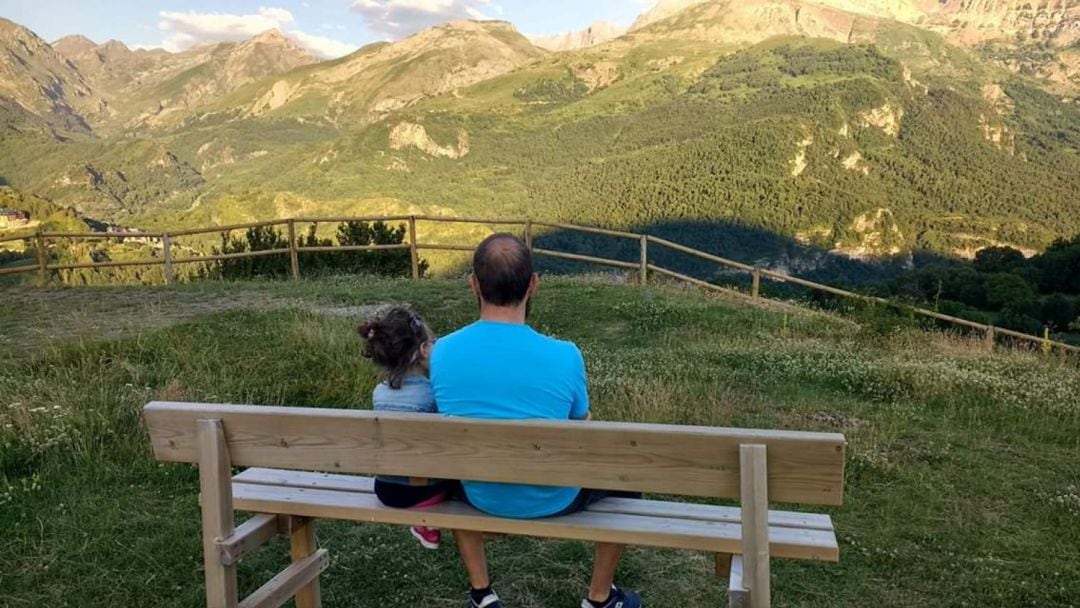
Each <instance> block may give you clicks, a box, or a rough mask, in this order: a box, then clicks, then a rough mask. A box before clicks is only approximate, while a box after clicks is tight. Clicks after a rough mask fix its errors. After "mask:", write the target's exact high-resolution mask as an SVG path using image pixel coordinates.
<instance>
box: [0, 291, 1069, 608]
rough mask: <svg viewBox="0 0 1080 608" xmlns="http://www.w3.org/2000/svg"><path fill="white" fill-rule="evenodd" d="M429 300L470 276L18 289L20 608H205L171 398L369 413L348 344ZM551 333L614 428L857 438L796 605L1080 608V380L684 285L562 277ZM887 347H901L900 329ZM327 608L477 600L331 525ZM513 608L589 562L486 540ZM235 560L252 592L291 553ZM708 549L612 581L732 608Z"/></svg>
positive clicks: (801, 568) (794, 580) (442, 576)
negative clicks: (576, 348)
mask: <svg viewBox="0 0 1080 608" xmlns="http://www.w3.org/2000/svg"><path fill="white" fill-rule="evenodd" d="M388 301H394V302H397V301H407V302H412V303H414V304H415V305H416V306H418V308H419V309H420V310H421V311H422V312H423V314H424V315H425V316H426V317H427V318H428V319H429V321H430V322H431V323H432V325H433V327H434V328H435V330H436V331H437V332H438V333H439V334H445V333H446V332H449V331H451V330H453V329H454V328H457V327H459V326H461V325H463V324H465V323H468V322H469V321H470V320H471V319H472V318H473V316H474V314H475V302H474V300H473V298H472V296H471V295H470V294H469V293H468V291H467V290H466V288H465V286H464V284H463V283H462V282H460V281H424V282H421V283H410V282H407V281H403V280H382V281H376V280H367V279H355V278H332V279H325V280H320V281H310V282H308V281H305V282H297V283H290V282H280V283H273V282H247V283H212V282H204V283H197V284H192V285H186V286H182V287H179V288H175V289H171V290H169V289H164V288H149V287H138V288H131V287H129V288H83V289H77V290H75V289H69V290H48V291H36V290H33V289H30V288H16V289H11V290H8V291H5V300H4V302H3V303H0V336H2V337H3V340H0V526H2V527H3V529H5V530H6V531H7V539H6V542H5V543H3V544H2V545H0V564H2V565H3V567H2V568H0V598H3V600H2V601H0V605H3V606H11V607H12V608H15V607H20V608H21V607H24V606H27V607H28V606H33V607H38V606H49V607H64V606H72V607H74V606H78V607H80V608H91V607H97V606H100V607H113V606H156V607H181V606H197V605H200V594H201V584H202V578H201V571H200V544H199V540H198V518H197V503H196V493H197V475H196V471H195V470H194V469H193V468H192V467H190V466H183V465H163V464H159V463H156V462H155V461H153V459H152V457H151V454H150V451H149V446H148V442H147V439H146V436H145V433H144V432H143V430H142V428H141V425H140V420H139V416H138V414H139V409H140V407H141V406H142V405H143V404H144V403H145V402H147V401H149V400H152V399H174V400H192V401H209V402H237V403H259V404H290V405H307V406H315V407H356V408H365V407H368V406H369V395H370V391H371V388H372V386H373V384H374V382H375V379H374V371H373V370H372V369H371V367H370V366H369V365H368V364H367V362H366V361H365V360H364V359H362V358H361V357H360V355H359V344H358V343H357V341H356V340H355V339H354V337H353V334H352V327H353V325H354V324H355V322H356V315H357V314H359V311H360V308H359V307H361V306H362V305H365V304H375V303H382V302H388ZM533 310H534V315H533V320H534V324H535V326H536V327H537V328H538V329H540V330H542V331H545V332H548V333H552V334H555V335H557V336H560V337H563V338H568V339H572V340H574V341H576V342H578V343H579V344H580V345H581V347H582V349H583V351H584V353H585V356H586V360H587V365H588V369H589V375H590V391H591V394H592V398H593V402H594V410H595V413H596V414H597V415H598V416H599V417H600V418H604V419H611V420H630V421H652V422H667V423H680V424H705V425H732V426H741V427H769V428H785V429H799V430H828V431H839V432H843V433H845V435H846V436H847V438H848V440H849V449H848V463H847V469H848V479H847V493H846V498H845V504H844V506H843V507H839V508H835V509H828V512H829V513H830V514H831V515H833V517H834V519H835V522H836V526H837V530H838V532H839V538H840V540H841V562H840V563H839V564H837V565H826V564H812V563H802V562H792V561H778V562H774V574H775V576H774V582H773V587H774V590H775V599H776V602H775V604H776V605H777V606H782V607H812V606H813V607H832V606H852V607H874V608H879V607H885V606H890V607H891V606H897V607H912V608H915V607H924V606H956V607H960V606H985V607H994V606H1000V607H1003V608H1004V607H1009V608H1011V607H1016V606H1038V607H1053V606H1062V607H1064V606H1070V605H1075V601H1076V599H1075V598H1077V597H1080V563H1078V562H1077V560H1076V559H1075V556H1076V553H1075V552H1076V547H1077V546H1078V545H1080V498H1078V496H1077V494H1078V493H1080V490H1078V487H1080V472H1078V470H1077V467H1076V462H1077V458H1078V456H1080V439H1078V438H1080V370H1078V368H1077V366H1076V365H1075V363H1074V362H1064V361H1061V360H1059V359H1056V358H1044V357H1041V356H1039V355H1035V354H1030V353H1022V352H999V353H997V354H993V355H991V354H989V353H987V352H985V351H983V350H981V349H980V348H979V347H978V343H977V342H972V341H968V340H967V339H965V338H960V337H955V336H945V335H937V334H927V333H923V332H922V331H920V330H918V329H915V328H904V327H902V326H901V327H899V328H895V324H891V323H883V322H876V321H875V319H873V318H870V319H869V320H868V321H867V322H865V323H862V324H860V323H857V322H854V321H852V320H850V319H842V318H837V317H832V316H829V315H825V314H821V313H817V312H813V311H808V310H805V309H798V308H794V307H790V306H787V305H783V304H777V303H771V304H767V305H765V306H764V307H759V306H755V305H751V304H750V303H749V302H747V301H746V300H744V299H741V298H735V299H732V298H727V297H721V296H709V295H703V294H700V293H698V292H696V291H691V290H684V289H678V288H675V287H654V288H649V289H644V290H643V289H640V288H633V287H625V286H616V285H613V284H611V283H610V282H609V281H605V280H600V279H577V280H569V279H551V280H547V281H545V282H544V283H543V284H542V286H541V291H540V293H539V295H538V298H537V301H536V305H535V307H534V309H533ZM890 327H893V328H894V329H890ZM321 540H322V544H323V545H324V546H325V547H327V548H329V549H330V552H331V554H332V556H333V563H332V565H331V567H330V569H329V570H328V571H327V573H326V575H325V578H324V598H325V605H326V606H328V607H335V606H357V607H358V606H374V605H379V606H402V607H404V606H411V605H414V604H415V603H423V604H424V605H431V606H447V607H449V606H457V605H459V603H460V602H461V599H462V590H463V585H464V584H465V583H464V576H463V573H462V571H461V569H460V567H459V564H458V562H457V559H456V556H455V554H454V551H453V549H452V548H450V547H446V548H444V549H443V550H441V551H440V552H439V553H435V554H432V553H427V552H423V551H422V550H420V549H419V548H418V547H417V546H416V544H415V543H414V542H412V541H411V539H409V537H408V535H407V534H406V533H405V531H404V530H401V529H395V528H390V527H383V526H372V525H359V524H351V523H344V522H326V523H325V524H323V525H322V528H321ZM490 551H491V562H492V564H493V572H494V576H495V580H496V582H497V584H498V586H499V588H500V590H501V593H502V595H504V596H505V598H506V600H507V602H508V605H509V606H534V607H539V606H543V607H555V606H571V605H575V604H576V602H578V601H580V597H579V596H580V594H581V592H582V590H583V589H584V586H585V583H586V577H587V574H588V571H589V564H590V559H591V556H590V551H589V549H588V548H587V546H585V545H582V544H579V543H572V542H551V541H534V540H527V539H508V540H501V541H496V542H493V543H492V544H491V546H490ZM286 554H287V550H286V548H285V547H284V546H283V545H282V544H281V543H280V542H278V543H276V544H274V545H272V546H271V547H269V548H267V549H264V550H263V551H262V552H260V553H259V554H258V555H256V556H255V557H254V558H252V559H249V560H247V561H245V562H244V563H243V564H242V565H241V567H240V581H241V586H242V588H243V589H245V590H247V591H250V590H252V589H254V588H255V587H256V586H257V585H259V584H260V583H261V582H263V581H265V580H266V579H267V578H268V577H269V576H271V575H272V574H273V573H274V572H275V571H276V570H278V569H280V568H281V567H282V566H283V565H284V563H285V560H286V557H285V556H286ZM711 570H712V565H711V561H710V559H709V558H708V556H704V555H700V554H695V553H689V552H677V551H657V550H652V549H641V548H635V549H633V550H631V551H630V552H629V553H628V555H627V558H626V560H625V562H624V563H623V564H622V565H621V567H620V572H619V580H620V581H621V582H622V583H623V584H626V585H629V586H631V587H634V588H640V589H643V590H644V591H645V594H646V599H647V600H648V601H649V604H650V605H652V606H660V607H666V606H719V605H723V602H724V599H723V597H724V586H725V581H721V580H717V579H715V578H714V577H712V576H710V573H711Z"/></svg>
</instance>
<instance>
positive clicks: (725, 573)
mask: <svg viewBox="0 0 1080 608" xmlns="http://www.w3.org/2000/svg"><path fill="white" fill-rule="evenodd" d="M731 557H732V555H731V554H730V553H717V554H716V555H715V556H714V559H715V560H716V577H717V578H729V577H730V576H731Z"/></svg>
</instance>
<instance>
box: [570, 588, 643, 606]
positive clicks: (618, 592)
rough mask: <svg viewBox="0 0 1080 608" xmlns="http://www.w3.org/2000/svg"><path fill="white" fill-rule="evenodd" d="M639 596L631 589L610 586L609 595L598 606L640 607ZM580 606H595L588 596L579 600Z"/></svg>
mask: <svg viewBox="0 0 1080 608" xmlns="http://www.w3.org/2000/svg"><path fill="white" fill-rule="evenodd" d="M641 606H642V604H641V598H640V597H638V594H636V593H634V592H633V591H623V590H622V589H619V588H618V587H612V588H611V597H609V598H608V601H606V602H604V604H603V605H602V606H600V608H641ZM581 608H595V607H594V606H593V603H592V602H590V601H589V598H585V599H583V600H581Z"/></svg>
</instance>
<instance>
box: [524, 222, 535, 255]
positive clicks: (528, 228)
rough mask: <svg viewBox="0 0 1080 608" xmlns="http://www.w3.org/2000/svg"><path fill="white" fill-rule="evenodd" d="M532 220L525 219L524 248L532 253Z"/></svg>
mask: <svg viewBox="0 0 1080 608" xmlns="http://www.w3.org/2000/svg"><path fill="white" fill-rule="evenodd" d="M532 230H533V229H532V219H531V218H525V246H526V247H528V248H529V251H532V248H533V234H532Z"/></svg>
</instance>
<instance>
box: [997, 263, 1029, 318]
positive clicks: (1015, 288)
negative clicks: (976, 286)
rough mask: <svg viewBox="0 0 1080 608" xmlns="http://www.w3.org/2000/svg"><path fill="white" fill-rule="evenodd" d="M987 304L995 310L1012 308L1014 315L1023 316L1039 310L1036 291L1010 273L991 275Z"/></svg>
mask: <svg viewBox="0 0 1080 608" xmlns="http://www.w3.org/2000/svg"><path fill="white" fill-rule="evenodd" d="M986 302H987V304H988V305H989V306H990V307H991V309H993V310H1004V309H1005V308H1010V309H1012V311H1013V312H1014V313H1022V314H1031V313H1032V312H1033V309H1036V308H1037V306H1036V298H1035V290H1034V289H1032V288H1031V285H1028V283H1027V281H1025V280H1024V279H1022V278H1020V277H1019V276H1017V275H1015V274H1012V273H1009V272H999V273H997V274H993V275H990V277H989V279H987V281H986ZM1035 314H1037V312H1035Z"/></svg>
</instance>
